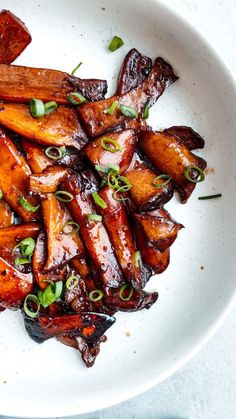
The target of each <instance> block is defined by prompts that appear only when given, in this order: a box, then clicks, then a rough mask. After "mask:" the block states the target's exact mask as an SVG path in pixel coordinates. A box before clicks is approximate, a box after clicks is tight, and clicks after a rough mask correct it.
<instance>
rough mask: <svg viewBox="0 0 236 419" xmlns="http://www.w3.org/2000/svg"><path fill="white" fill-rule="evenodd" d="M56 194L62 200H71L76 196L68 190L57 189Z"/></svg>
mask: <svg viewBox="0 0 236 419" xmlns="http://www.w3.org/2000/svg"><path fill="white" fill-rule="evenodd" d="M54 195H55V197H56V198H57V199H58V201H62V202H71V201H73V199H74V196H73V195H72V194H71V193H70V192H67V191H56V192H55V194H54Z"/></svg>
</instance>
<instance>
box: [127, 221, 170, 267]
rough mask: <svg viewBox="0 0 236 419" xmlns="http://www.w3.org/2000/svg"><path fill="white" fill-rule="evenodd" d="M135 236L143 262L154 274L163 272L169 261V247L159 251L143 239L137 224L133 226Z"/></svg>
mask: <svg viewBox="0 0 236 419" xmlns="http://www.w3.org/2000/svg"><path fill="white" fill-rule="evenodd" d="M135 237H136V242H137V246H138V248H139V250H140V252H141V256H142V261H143V263H146V264H147V265H148V266H149V267H150V268H151V269H152V271H153V273H155V274H160V273H162V272H164V271H165V270H166V269H167V267H168V265H169V262H170V249H166V250H165V251H164V252H160V251H159V250H158V249H157V248H156V247H155V246H153V245H152V244H150V243H148V242H147V240H145V237H144V236H143V233H142V231H141V229H140V228H139V226H137V225H136V226H135Z"/></svg>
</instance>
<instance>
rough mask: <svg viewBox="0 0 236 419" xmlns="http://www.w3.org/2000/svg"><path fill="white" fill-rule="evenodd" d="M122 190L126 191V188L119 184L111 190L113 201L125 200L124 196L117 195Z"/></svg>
mask: <svg viewBox="0 0 236 419" xmlns="http://www.w3.org/2000/svg"><path fill="white" fill-rule="evenodd" d="M122 192H127V190H126V189H125V186H121V187H120V188H119V189H117V190H116V191H115V192H113V194H112V198H113V199H115V201H119V202H123V201H126V200H127V199H128V198H125V197H124V196H119V194H120V193H122Z"/></svg>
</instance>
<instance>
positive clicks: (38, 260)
mask: <svg viewBox="0 0 236 419" xmlns="http://www.w3.org/2000/svg"><path fill="white" fill-rule="evenodd" d="M46 243H47V242H46V235H45V233H44V232H43V231H40V233H39V235H38V237H37V240H36V243H35V249H34V254H33V258H32V268H33V274H34V279H35V281H36V282H37V284H38V286H39V287H40V288H41V289H42V290H43V289H45V288H46V287H47V286H48V282H46V281H64V280H65V278H66V275H67V267H66V265H65V266H62V267H60V268H58V269H54V270H52V271H50V272H47V273H44V272H43V269H44V265H45V262H46V258H47V253H46Z"/></svg>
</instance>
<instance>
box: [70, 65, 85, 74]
mask: <svg viewBox="0 0 236 419" xmlns="http://www.w3.org/2000/svg"><path fill="white" fill-rule="evenodd" d="M82 64H83V63H82V62H80V63H79V64H78V65H77V66H76V67H75V68H74V69H73V70H72V72H71V75H72V76H73V75H74V74H75V72H76V71H77V70H78V69H79V68H80V66H81V65H82Z"/></svg>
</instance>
